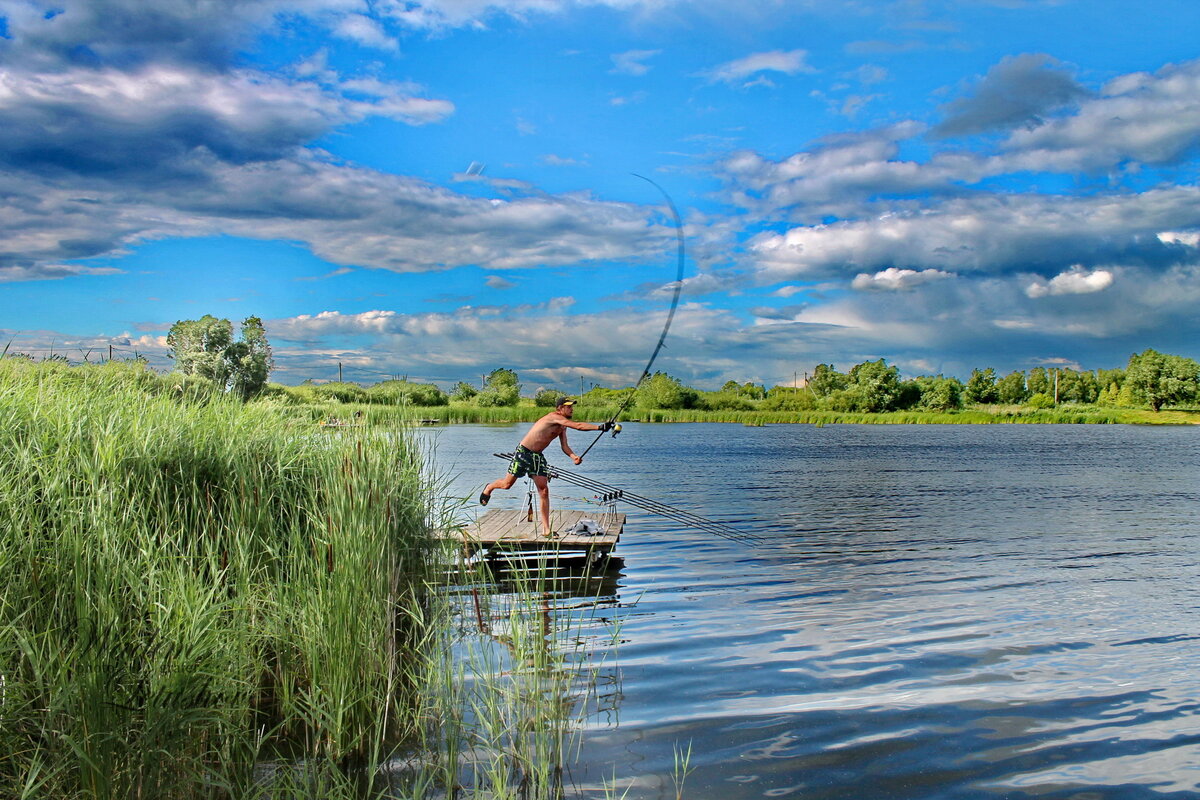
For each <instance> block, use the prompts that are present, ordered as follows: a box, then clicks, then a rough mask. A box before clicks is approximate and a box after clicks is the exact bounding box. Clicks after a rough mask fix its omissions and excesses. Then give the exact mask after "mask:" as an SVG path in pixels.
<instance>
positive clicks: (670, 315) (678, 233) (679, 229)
mask: <svg viewBox="0 0 1200 800" xmlns="http://www.w3.org/2000/svg"><path fill="white" fill-rule="evenodd" d="M632 175H633V177H635V178H641V179H642V180H644V181H646V182H647V183H649V184H650V185H651V186H653V187H654V188H655V189H658V191H660V192H661V193H662V196H663V197H664V198H666V201H667V207H668V208H670V209H671V217H672V218H673V219H674V220H675V241H676V251H677V255H678V259H677V260H678V261H679V270H678V274H677V275H676V276H675V293H674V294H673V295H672V297H671V310H670V311H668V312H667V322H666V324H665V325H663V329H662V334H661V335H660V336H659V337H658V344H656V345H655V346H654V352H653V353H651V354H650V360H649V361H647V362H646V368H645V369H644V370H642V377H640V378H638V380H637V383H635V384H634V385H633V391H632V392H630V393H629V396H628V397H626V398H625V402H624V403H621V406H620V408H618V409H617V413H615V414H613V415H612V417H610V418H609V420H608V421H609V423H610V425H609V428H610V429H611V430H612V435H613V436H614V437H615V436H616V435H617V434H618V433H620V432H621V426H620V425H618V424H617V418H618V417H620V416H621V414H622V413H624V411H625V409H626V408H627V407H628V406H629V403H630V402H631V401H632V400H633V398H634V397H635V396H637V389H638V387H639V386H641V385H642V381H644V380H646V377H647V376H649V375H650V368H651V367H653V366H654V359H656V358H658V353H659V351H660V350H662V349H663V344H664V343H665V342H666V341H667V331H669V330H671V322H672V321H673V320H674V319H675V309H677V308H679V294H680V292H682V291H683V221H682V220H681V219H680V218H679V210H678V209H677V208H675V203H674V201H672V200H671V195H669V194H667V190H666V189H664V188H662V187H661V186H659V185H658V184H657V183H655V182H654V181H652V180H650V179H649V178H647V177H646V176H645V175H638V174H637V173H636V172H634V173H632ZM604 433H605V432H604V431H600V433H599V434H598V435H597V436H596V438H595V439H593V440H592V443H591V444H589V445H588V446H587V448H586V449H585V450H584V451H583V453H582V454H581V455H580V456H579V457H580V458H583V457H584V456H586V455H587V454H588V450H591V449H592V448H593V447H595V446H596V442H598V441H600V439H601V438H602V437H603V436H604Z"/></svg>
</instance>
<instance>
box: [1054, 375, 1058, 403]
mask: <svg viewBox="0 0 1200 800" xmlns="http://www.w3.org/2000/svg"><path fill="white" fill-rule="evenodd" d="M1054 405H1058V367H1055V368H1054Z"/></svg>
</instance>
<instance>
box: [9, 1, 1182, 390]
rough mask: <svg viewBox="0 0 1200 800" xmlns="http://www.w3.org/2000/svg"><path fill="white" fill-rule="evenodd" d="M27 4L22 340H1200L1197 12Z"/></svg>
mask: <svg viewBox="0 0 1200 800" xmlns="http://www.w3.org/2000/svg"><path fill="white" fill-rule="evenodd" d="M1130 8H1131V7H1130V5H1129V4H1128V3H1118V2H1108V1H1106V0H960V1H959V2H940V1H935V0H897V1H896V2H890V1H885V0H873V1H868V0H857V1H856V0H850V1H849V2H845V3H842V4H836V5H835V4H828V3H815V2H806V1H803V0H801V1H799V2H777V1H776V0H748V1H747V2H743V3H740V4H737V5H734V4H729V3H723V2H712V1H711V0H690V1H687V0H674V1H672V0H593V1H590V2H589V1H588V0H575V1H568V0H495V2H488V0H429V1H428V2H424V3H420V2H397V0H373V1H372V2H362V1H361V0H291V1H289V0H239V1H238V2H234V0H223V1H218V2H205V3H199V2H183V0H158V2H155V3H153V4H147V3H145V2H139V1H135V0H89V2H78V1H77V0H69V1H68V2H58V3H43V2H28V1H27V0H0V36H2V38H0V125H2V128H0V129H2V130H3V131H4V135H3V136H2V137H0V335H2V336H3V337H4V339H5V341H6V342H7V341H10V340H11V342H12V345H11V347H12V349H14V350H22V351H25V352H31V353H35V354H45V353H46V352H48V351H49V350H50V349H53V350H54V351H55V352H62V353H65V354H66V355H68V356H69V357H72V358H82V357H83V356H84V355H85V354H88V353H91V354H96V353H106V352H107V348H108V347H109V346H110V345H112V346H114V347H115V348H116V351H117V352H119V353H129V352H132V351H137V352H139V353H141V354H144V355H146V356H147V357H148V358H149V359H150V360H151V363H153V364H154V365H155V366H158V367H161V368H166V367H168V366H169V365H170V359H169V358H168V357H167V351H166V347H165V341H164V337H165V334H166V331H167V329H168V328H169V327H170V325H171V324H172V323H173V322H174V321H175V320H178V319H185V318H195V317H199V316H201V315H203V314H205V313H210V314H214V315H217V316H224V317H229V318H231V319H233V320H234V321H235V322H237V321H240V320H241V319H243V318H244V317H246V316H250V315H256V316H259V317H262V318H263V319H264V320H265V323H266V328H267V332H268V335H269V337H270V339H271V341H272V344H273V345H274V347H275V353H276V360H277V370H276V373H275V375H274V379H276V380H279V381H281V382H284V383H298V382H300V381H302V380H305V379H308V378H312V379H314V380H328V379H331V378H336V376H337V369H338V364H339V363H340V364H342V367H343V374H344V375H345V377H346V378H347V379H350V380H357V381H360V382H363V383H372V382H375V381H377V380H380V379H383V378H386V377H389V376H392V375H407V376H409V377H410V378H411V379H415V380H424V381H432V382H436V383H438V384H440V385H442V386H444V387H448V386H450V385H451V384H452V383H454V382H455V381H458V380H468V381H475V382H477V381H478V380H479V377H480V375H482V374H483V373H486V372H488V371H490V370H492V369H494V368H496V367H509V368H512V369H516V370H517V372H518V374H519V376H520V377H521V379H522V382H523V383H524V385H525V387H526V390H527V391H530V392H531V391H532V390H534V389H536V388H540V387H543V386H553V387H557V388H573V387H575V386H578V385H579V381H580V379H581V378H582V379H583V380H584V381H589V382H599V383H603V384H607V385H613V384H627V383H629V382H631V381H632V380H634V379H635V378H636V377H637V375H638V374H639V372H640V370H641V367H642V366H643V365H644V363H645V360H646V358H647V357H648V355H649V352H650V350H651V349H652V348H653V346H654V343H655V341H656V340H657V336H658V332H659V330H660V329H661V327H662V324H663V321H664V320H665V317H666V313H667V307H668V304H669V300H670V294H671V289H672V285H671V281H672V280H673V278H674V274H675V263H674V252H673V246H674V238H673V237H674V232H673V230H672V228H671V222H670V218H669V216H667V214H666V209H665V207H664V204H663V202H662V198H661V196H660V195H659V194H658V192H657V191H656V190H655V189H654V187H653V186H651V185H650V184H648V183H646V182H645V181H642V180H640V179H638V178H637V177H635V176H634V173H637V174H641V175H645V176H648V177H651V178H653V180H654V181H655V182H657V183H658V184H660V185H661V186H662V187H663V188H664V189H665V190H666V191H667V192H668V193H669V194H670V195H671V197H672V198H673V200H674V202H675V204H676V205H677V206H678V207H679V209H680V211H681V213H682V215H683V218H684V224H685V233H686V237H687V254H688V258H687V263H686V276H687V277H686V279H685V282H684V286H683V302H682V305H681V306H680V309H679V313H678V315H677V317H676V321H675V324H674V326H673V328H672V330H671V335H670V338H669V339H668V347H667V349H666V350H665V351H664V352H663V354H662V356H660V359H659V361H658V363H657V364H656V367H658V368H662V369H665V370H667V371H668V372H670V373H671V374H673V375H675V376H677V377H679V378H681V379H682V380H684V381H685V382H687V383H690V384H692V385H696V386H700V387H704V388H713V387H715V386H718V385H720V384H721V383H723V382H724V381H726V380H728V379H734V380H737V381H739V382H743V381H746V380H753V381H756V382H763V383H766V384H768V385H772V384H775V383H790V382H791V381H792V379H793V376H794V375H795V374H796V373H797V372H799V373H801V374H802V373H803V372H805V371H811V369H812V368H813V366H814V365H815V364H817V363H833V364H835V365H836V366H838V367H839V368H843V369H845V368H849V367H850V366H852V365H853V364H856V363H859V362H860V361H863V360H867V359H876V358H881V357H882V358H886V359H887V360H888V362H889V363H894V364H896V365H898V366H899V367H900V369H901V371H902V372H903V373H904V374H905V375H908V376H915V375H919V374H932V373H937V372H942V373H946V374H954V375H958V376H960V377H964V378H965V377H966V376H967V375H969V373H970V370H971V369H972V368H973V367H985V366H991V367H994V368H996V369H997V370H998V371H1000V372H1007V371H1009V370H1012V369H1029V368H1031V367H1034V366H1039V365H1065V366H1071V367H1076V368H1098V367H1114V366H1121V365H1123V364H1124V362H1125V361H1126V359H1127V358H1128V356H1129V354H1130V353H1131V352H1134V351H1140V350H1143V349H1145V348H1147V347H1154V348H1156V349H1159V350H1163V351H1166V352H1172V353H1179V354H1182V355H1187V356H1191V357H1200V346H1198V345H1197V344H1196V342H1197V341H1198V340H1197V335H1196V334H1197V333H1198V332H1200V331H1198V330H1197V329H1198V327H1200V324H1198V322H1197V315H1196V313H1195V308H1196V307H1197V302H1198V301H1200V190H1197V186H1196V178H1197V170H1196V166H1197V162H1196V158H1197V155H1198V153H1200V147H1198V146H1200V50H1198V48H1197V47H1196V45H1195V44H1194V42H1195V41H1196V40H1197V39H1198V38H1200V37H1198V35H1197V34H1200V4H1197V3H1195V2H1191V1H1189V2H1184V1H1183V0H1150V1H1149V2H1145V3H1142V4H1139V5H1138V6H1137V9H1138V10H1137V13H1136V14H1135V15H1131V13H1130Z"/></svg>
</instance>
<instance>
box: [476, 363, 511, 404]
mask: <svg viewBox="0 0 1200 800" xmlns="http://www.w3.org/2000/svg"><path fill="white" fill-rule="evenodd" d="M520 400H521V384H520V382H519V381H518V380H517V373H515V372H513V371H512V370H511V369H504V368H500V369H494V370H492V371H491V372H489V373H488V376H487V380H486V381H485V382H484V385H483V391H481V392H480V393H479V395H478V396H477V397H476V398H475V402H476V403H478V404H479V405H481V406H515V405H516V404H517V403H518V402H520Z"/></svg>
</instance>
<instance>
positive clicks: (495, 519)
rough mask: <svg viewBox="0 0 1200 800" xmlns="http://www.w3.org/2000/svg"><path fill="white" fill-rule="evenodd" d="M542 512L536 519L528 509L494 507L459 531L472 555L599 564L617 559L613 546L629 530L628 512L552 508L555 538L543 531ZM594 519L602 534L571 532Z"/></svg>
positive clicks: (551, 522)
mask: <svg viewBox="0 0 1200 800" xmlns="http://www.w3.org/2000/svg"><path fill="white" fill-rule="evenodd" d="M539 517H540V515H539V514H538V513H536V512H535V513H534V519H533V521H532V522H530V521H529V519H528V512H527V511H526V510H525V509H519V510H518V509H493V510H491V511H488V512H486V513H485V514H484V515H483V516H482V517H480V518H479V519H478V520H477V521H476V522H475V524H473V525H468V526H467V527H465V528H463V529H462V530H461V531H460V532H459V536H460V538H461V540H462V544H463V548H464V549H465V550H466V552H467V554H468V555H475V554H476V553H480V552H482V553H483V554H484V555H485V556H486V557H487V558H489V559H500V560H505V561H514V560H520V561H527V560H541V559H546V560H550V561H557V562H566V561H571V560H575V561H577V560H580V559H582V560H583V561H584V562H586V563H587V564H589V565H590V564H595V563H597V562H601V561H608V560H609V559H612V558H615V557H614V556H613V555H612V551H613V548H615V547H616V546H617V542H619V541H620V540H621V533H622V532H623V531H624V530H625V515H624V514H619V513H616V512H609V511H574V510H570V509H551V511H550V524H551V527H552V529H553V530H554V532H555V536H554V537H553V538H547V537H546V536H544V535H543V534H542V523H541V520H540V519H539ZM584 520H591V521H592V522H593V523H594V524H595V525H597V526H598V527H599V528H600V530H601V531H603V532H602V533H570V531H571V530H573V529H575V528H576V527H577V526H578V525H579V523H580V522H581V521H584Z"/></svg>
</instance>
